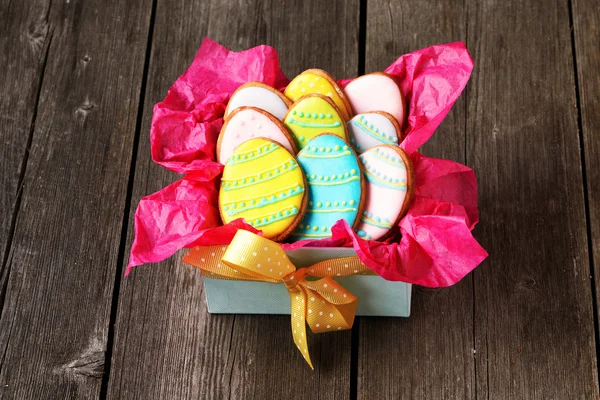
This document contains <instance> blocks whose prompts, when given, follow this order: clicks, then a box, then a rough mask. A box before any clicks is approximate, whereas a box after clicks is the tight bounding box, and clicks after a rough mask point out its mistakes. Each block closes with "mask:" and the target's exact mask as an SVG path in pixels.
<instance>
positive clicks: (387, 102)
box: [344, 72, 406, 126]
mask: <svg viewBox="0 0 600 400" xmlns="http://www.w3.org/2000/svg"><path fill="white" fill-rule="evenodd" d="M344 93H346V97H347V98H348V100H349V101H350V104H352V108H353V109H354V112H355V113H357V114H362V113H366V112H369V111H385V112H388V113H390V114H392V115H393V116H394V118H396V120H397V121H398V123H399V124H400V126H402V124H404V118H405V114H406V111H405V108H406V107H405V103H404V96H403V95H402V92H401V91H400V88H399V87H398V84H397V83H396V81H395V80H394V79H393V78H391V77H390V76H389V75H387V74H384V73H380V72H376V73H373V74H368V75H363V76H361V77H359V78H357V79H355V80H353V81H352V82H350V83H349V84H348V85H347V86H346V87H345V88H344Z"/></svg>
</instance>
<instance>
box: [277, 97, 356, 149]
mask: <svg viewBox="0 0 600 400" xmlns="http://www.w3.org/2000/svg"><path fill="white" fill-rule="evenodd" d="M283 123H284V124H285V126H286V127H287V128H288V129H289V131H290V132H291V133H292V135H293V136H294V139H295V140H296V144H297V145H298V148H299V149H302V148H304V146H306V145H307V144H308V142H310V140H311V139H312V138H314V137H315V136H317V135H320V134H321V133H331V134H334V135H336V136H339V137H341V138H342V139H344V140H347V137H348V134H347V131H346V123H345V122H344V119H343V117H342V116H341V115H340V111H339V109H338V108H337V107H336V106H335V104H333V101H331V100H330V99H329V98H328V97H325V96H322V95H320V94H311V95H308V96H305V97H302V98H301V99H300V100H298V101H297V102H295V103H294V104H292V107H290V110H289V111H288V113H287V114H286V115H285V119H284V120H283Z"/></svg>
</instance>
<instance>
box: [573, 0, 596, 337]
mask: <svg viewBox="0 0 600 400" xmlns="http://www.w3.org/2000/svg"><path fill="white" fill-rule="evenodd" d="M572 11H573V35H574V39H575V54H576V64H577V77H578V78H579V79H578V91H579V105H580V112H581V126H580V128H581V130H582V132H581V134H582V135H583V147H584V150H585V172H586V178H587V182H586V183H587V188H586V189H587V200H588V205H589V221H588V224H589V226H590V229H591V232H590V233H591V238H590V240H591V248H592V253H591V256H592V257H593V258H592V261H593V263H594V268H595V273H594V276H595V280H596V282H595V284H596V304H598V301H599V300H600V298H598V292H599V291H600V168H598V165H600V135H599V134H598V133H599V132H600V112H599V110H600V79H598V71H600V49H599V48H598V43H600V7H598V3H597V2H596V1H593V0H592V1H590V0H587V1H586V0H573V1H572ZM598 312H599V311H598V309H596V313H598ZM599 316H600V315H599ZM599 334H600V333H599V332H596V335H599Z"/></svg>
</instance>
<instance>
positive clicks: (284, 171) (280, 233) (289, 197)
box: [219, 138, 308, 241]
mask: <svg viewBox="0 0 600 400" xmlns="http://www.w3.org/2000/svg"><path fill="white" fill-rule="evenodd" d="M307 203H308V195H307V190H306V180H305V178H304V174H303V173H302V169H301V168H300V166H299V165H298V162H297V161H296V159H295V158H294V156H292V154H290V152H289V151H288V150H286V148H285V147H284V146H282V145H281V144H279V143H277V142H275V141H273V140H270V139H266V138H254V139H250V140H247V141H245V142H243V143H242V144H240V145H239V146H238V147H237V148H236V149H235V150H234V151H233V153H232V155H231V157H229V159H228V161H227V162H226V163H225V167H224V168H223V177H222V178H221V189H220V191H219V210H220V212H221V218H222V219H223V222H224V223H226V224H227V223H229V222H231V221H233V220H235V219H238V218H243V219H244V220H245V221H246V222H247V223H248V224H249V225H251V226H253V227H254V228H256V229H258V230H261V231H262V233H263V236H264V237H265V238H267V239H271V240H274V241H282V240H284V239H285V238H286V237H287V236H288V235H289V234H290V233H291V232H292V231H293V230H294V228H295V227H296V226H297V225H298V223H299V222H300V220H301V219H302V217H303V216H304V213H305V211H306V207H307Z"/></svg>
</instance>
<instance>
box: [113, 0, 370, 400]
mask: <svg viewBox="0 0 600 400" xmlns="http://www.w3.org/2000/svg"><path fill="white" fill-rule="evenodd" d="M358 12H359V4H358V2H357V1H352V2H345V1H331V2H318V1H309V2H303V3H302V4H301V3H299V2H294V4H292V2H280V1H266V2H258V1H256V2H237V1H225V2H223V1H212V2H202V1H194V2H186V4H183V3H182V4H176V3H172V2H168V3H167V2H166V1H159V2H158V5H157V11H156V21H155V25H154V34H153V43H152V54H151V61H150V68H149V74H148V84H147V90H146V98H145V103H144V116H143V125H142V132H141V135H142V136H141V140H140V145H139V149H138V155H137V163H136V170H135V183H134V189H133V202H132V210H131V216H133V211H134V209H135V207H136V206H137V202H138V200H139V199H140V198H141V197H143V196H144V195H147V194H149V193H152V192H154V191H157V190H159V189H161V188H162V187H164V186H166V185H167V184H169V183H171V182H173V181H175V180H176V179H177V176H176V175H174V174H172V173H170V172H168V171H165V170H164V169H163V168H161V167H159V166H157V165H155V164H153V163H152V161H151V159H150V145H149V142H148V140H147V137H148V136H147V135H148V133H149V130H150V121H151V116H152V106H153V104H154V103H156V102H158V101H161V100H162V99H163V98H164V96H165V94H166V91H167V89H168V88H169V87H170V86H171V84H172V83H173V82H174V81H175V79H176V78H177V77H178V76H179V75H180V74H181V73H182V72H183V71H185V69H186V68H187V67H188V65H189V64H190V62H191V61H192V59H193V57H194V54H195V52H196V50H197V49H198V47H199V45H200V43H201V41H202V38H203V37H204V36H209V37H211V38H212V39H214V40H216V41H218V42H220V43H222V44H223V45H224V46H226V47H228V48H230V49H232V50H236V51H239V50H243V49H246V48H249V47H251V46H254V45H258V44H269V45H273V46H274V47H275V48H276V49H277V50H278V51H279V56H280V62H281V64H282V68H283V69H284V71H285V72H286V73H287V74H288V76H290V77H293V76H294V75H295V74H297V73H299V72H301V71H302V70H304V69H307V68H310V67H321V68H325V69H327V70H328V71H330V72H331V73H332V74H334V75H335V76H336V77H346V76H355V75H356V73H357V65H358V44H357V39H358ZM331 15H336V16H337V18H336V23H332V20H331V18H330V17H331ZM174 43H176V44H177V45H174ZM130 219H131V218H130ZM131 222H132V221H130V225H129V229H128V243H131V242H132V239H133V226H132V223H131ZM128 252H129V246H128V249H127V251H126V256H125V258H126V260H125V261H127V259H128ZM182 254H183V253H179V254H177V255H175V256H173V257H171V258H170V259H169V260H166V261H164V262H162V263H160V264H159V265H151V266H144V267H140V268H138V269H136V270H135V271H134V272H133V273H132V274H131V275H130V276H129V277H127V278H124V279H123V280H122V281H121V288H120V293H119V307H118V312H117V320H116V325H115V341H114V352H113V355H114V357H113V360H112V365H111V375H110V380H109V393H108V394H109V397H110V398H115V399H117V398H119V399H120V398H215V399H222V398H232V399H262V398H265V399H266V398H283V397H286V398H292V399H293V398H298V399H300V398H306V397H309V396H311V397H315V398H324V399H327V398H348V397H349V391H350V353H351V351H350V348H351V333H350V332H344V333H339V334H331V335H316V336H315V337H313V340H312V342H311V343H310V346H311V353H312V356H313V361H314V362H315V364H316V365H317V369H316V371H315V372H312V371H311V370H310V368H309V367H308V366H307V365H305V362H304V361H303V359H302V357H301V355H300V354H299V353H298V351H297V349H296V347H295V346H294V345H293V342H292V337H291V332H290V321H289V317H284V316H228V315H210V314H208V313H207V310H206V306H205V303H204V292H203V286H202V280H201V276H200V273H199V271H197V270H195V269H194V268H193V267H190V266H188V265H185V264H183V263H181V261H180V259H181V256H182Z"/></svg>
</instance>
